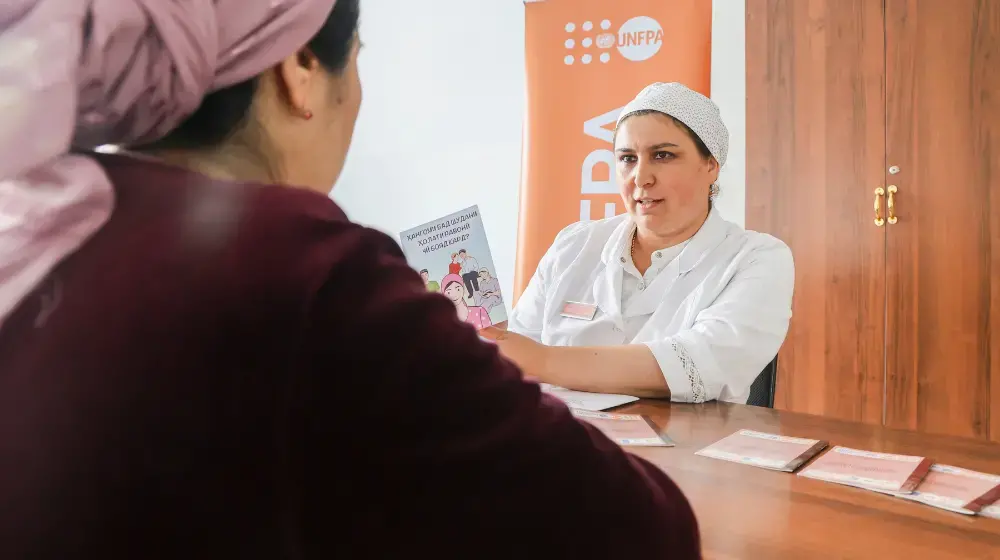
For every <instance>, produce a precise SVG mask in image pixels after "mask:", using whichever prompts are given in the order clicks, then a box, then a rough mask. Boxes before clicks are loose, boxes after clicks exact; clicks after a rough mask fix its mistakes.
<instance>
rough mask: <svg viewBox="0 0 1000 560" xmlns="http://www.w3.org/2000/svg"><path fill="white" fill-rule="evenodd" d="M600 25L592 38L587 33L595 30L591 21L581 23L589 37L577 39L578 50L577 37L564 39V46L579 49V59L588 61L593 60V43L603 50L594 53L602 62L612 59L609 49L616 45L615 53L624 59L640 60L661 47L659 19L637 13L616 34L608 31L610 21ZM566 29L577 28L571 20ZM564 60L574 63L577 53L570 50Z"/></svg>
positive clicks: (661, 32)
mask: <svg viewBox="0 0 1000 560" xmlns="http://www.w3.org/2000/svg"><path fill="white" fill-rule="evenodd" d="M600 27H601V31H598V32H597V33H596V35H594V36H593V37H591V36H590V32H591V31H594V24H593V22H590V21H585V22H583V25H581V27H580V28H581V29H582V30H583V31H584V32H586V33H587V34H588V36H586V37H584V38H583V39H582V40H580V41H579V46H580V47H581V49H576V47H577V39H576V38H572V37H571V38H569V39H566V42H565V46H566V49H567V50H569V51H577V50H579V51H582V53H581V54H580V56H579V62H581V63H583V64H590V63H591V62H592V61H593V60H594V54H592V53H591V52H588V51H589V49H590V48H591V47H592V46H594V47H596V48H597V49H598V50H600V51H603V52H601V53H600V54H599V55H598V56H597V58H598V60H600V61H601V62H602V63H607V62H609V61H610V60H611V53H610V51H611V49H612V48H613V47H617V48H618V53H619V54H621V55H622V57H624V58H625V59H626V60H631V61H633V62H641V61H643V60H648V59H650V58H652V57H653V56H654V55H655V54H656V53H657V52H659V51H660V47H661V46H663V27H661V26H660V23H659V22H658V21H656V20H655V19H653V18H651V17H649V16H637V17H634V18H632V19H630V20H628V21H626V22H625V23H623V24H622V26H621V27H620V28H618V34H617V35H615V34H614V33H612V32H611V31H610V30H611V20H607V19H606V20H604V21H602V22H601V25H600ZM565 29H566V32H567V33H574V32H575V31H576V29H577V27H576V24H575V23H572V22H570V23H567V24H566V28H565ZM563 62H565V63H566V64H574V63H576V62H577V55H576V54H575V52H571V53H570V54H567V55H566V56H565V57H564V58H563Z"/></svg>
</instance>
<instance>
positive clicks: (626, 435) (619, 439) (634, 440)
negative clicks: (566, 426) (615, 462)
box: [573, 409, 674, 447]
mask: <svg viewBox="0 0 1000 560" xmlns="http://www.w3.org/2000/svg"><path fill="white" fill-rule="evenodd" d="M573 416H576V417H577V418H579V419H580V420H583V421H584V422H587V423H588V424H591V425H593V426H594V427H595V428H597V429H598V430H600V431H601V432H602V433H603V434H604V435H606V436H608V439H610V440H611V441H614V442H615V443H617V444H618V445H622V446H625V445H632V446H641V447H673V446H674V442H673V441H671V439H670V438H669V437H667V435H666V434H663V433H660V432H659V430H658V429H657V428H656V427H655V426H654V425H653V423H652V422H650V421H649V419H648V418H646V417H644V416H639V415H638V414H609V413H607V412H590V411H588V410H579V409H574V410H573Z"/></svg>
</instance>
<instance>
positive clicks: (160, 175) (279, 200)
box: [101, 158, 403, 303]
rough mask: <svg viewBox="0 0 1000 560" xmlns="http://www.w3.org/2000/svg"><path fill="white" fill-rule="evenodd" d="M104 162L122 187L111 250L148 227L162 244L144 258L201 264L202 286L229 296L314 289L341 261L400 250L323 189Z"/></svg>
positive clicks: (152, 241) (348, 263)
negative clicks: (353, 219)
mask: <svg viewBox="0 0 1000 560" xmlns="http://www.w3.org/2000/svg"><path fill="white" fill-rule="evenodd" d="M101 163H102V165H103V166H104V168H105V170H106V171H107V173H108V175H109V177H110V178H111V179H112V183H113V184H114V185H115V191H116V203H117V204H116V209H115V211H114V213H113V214H112V218H111V221H110V222H109V224H108V226H107V227H106V228H105V230H107V231H105V232H103V233H104V234H105V235H104V238H105V239H106V240H107V239H108V238H111V240H110V243H109V245H108V247H109V250H110V251H111V252H113V251H116V250H120V249H122V247H120V245H121V244H120V243H117V242H115V241H114V240H115V239H118V240H121V239H124V238H126V237H128V236H131V237H132V239H133V240H134V239H136V238H137V236H144V237H145V238H148V239H147V241H148V244H149V246H150V247H153V246H155V247H156V252H155V253H152V254H147V255H145V256H144V257H142V258H145V259H147V260H150V261H152V262H154V263H157V264H159V265H161V266H162V265H163V264H166V263H169V264H170V266H171V267H186V268H191V269H198V270H202V271H204V272H205V273H204V274H200V275H199V276H198V278H199V281H201V282H206V283H208V285H202V286H200V289H201V291H207V292H215V291H223V292H225V296H224V297H222V300H225V301H231V302H234V303H236V302H237V301H239V300H245V299H247V298H256V297H268V298H269V297H270V295H281V294H283V295H284V297H286V299H289V300H294V299H299V298H305V299H308V298H310V297H311V294H312V293H315V292H316V291H317V290H319V289H320V287H321V286H322V285H323V283H325V282H326V281H327V279H328V278H329V276H330V275H331V274H332V273H333V272H334V270H335V269H336V270H344V269H345V268H347V267H352V266H358V263H364V262H375V261H376V260H377V259H376V258H375V255H389V256H391V257H392V258H396V257H398V258H400V259H402V258H403V257H402V252H401V250H400V249H399V246H398V245H397V244H396V243H395V242H394V241H393V240H392V239H391V238H389V237H388V236H386V235H385V234H382V233H380V232H378V231H375V230H372V229H370V228H366V227H364V226H361V225H358V224H355V223H353V222H351V221H350V220H349V219H348V218H347V216H346V214H345V213H344V212H343V211H342V210H341V209H340V207H339V206H337V204H336V203H334V202H333V201H332V200H331V199H330V198H329V197H327V196H324V195H323V194H320V193H316V192H313V191H309V190H306V189H301V188H293V187H285V186H278V185H265V184H253V183H234V182H227V181H216V180H211V179H207V178H205V177H202V176H200V175H196V174H193V173H191V172H189V171H186V170H183V169H180V168H173V167H169V166H164V165H162V164H147V163H145V162H135V161H128V160H122V159H121V158H116V159H113V160H108V159H105V158H101ZM138 224H142V225H143V227H141V228H139V227H138ZM133 245H134V243H133ZM115 247H118V249H115ZM149 268H156V267H149Z"/></svg>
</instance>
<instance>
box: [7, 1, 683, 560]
mask: <svg viewBox="0 0 1000 560" xmlns="http://www.w3.org/2000/svg"><path fill="white" fill-rule="evenodd" d="M357 20H358V0H340V1H338V2H336V4H335V3H334V2H333V0H284V1H263V0H255V1H248V0H186V1H182V0H174V1H170V2H168V1H161V0H157V1H151V0H118V1H115V2H107V1H105V2H101V1H97V0H81V1H76V2H68V1H65V0H14V1H13V2H10V1H8V2H5V3H4V4H3V6H2V7H0V86H2V87H0V93H2V95H0V122H2V123H3V127H2V128H0V134H2V136H0V179H2V182H0V504H2V506H0V558H4V559H15V558H17V559H21V558H32V559H39V558H41V559H66V558H100V559H115V558H128V559H137V558H142V559H153V558H216V559H217V558H336V557H345V558H359V557H381V558H399V557H403V556H411V555H421V554H425V555H426V554H433V555H435V556H436V557H469V556H470V555H471V556H475V557H503V558H511V557H514V556H516V555H519V554H529V555H532V556H545V555H565V554H569V553H576V554H578V555H579V554H582V555H592V554H595V553H596V554H605V555H608V554H613V553H618V554H623V555H628V554H642V555H644V556H656V557H668V556H669V557H674V558H695V557H697V556H698V555H699V553H698V532H697V527H696V524H695V521H694V518H693V515H692V512H691V509H690V507H689V505H688V504H687V502H686V501H685V499H684V497H683V496H682V495H681V493H680V491H679V490H678V489H677V487H676V486H675V485H674V484H673V483H672V482H671V481H670V480H669V479H668V478H667V477H666V476H665V475H664V474H663V473H662V472H660V471H659V470H658V469H656V468H655V467H653V466H651V465H650V464H648V463H646V462H644V461H643V460H641V459H639V458H636V457H633V456H631V455H628V454H626V453H625V452H623V451H622V450H621V449H620V448H618V447H617V446H616V445H614V444H613V443H611V442H610V441H609V440H608V439H607V438H605V437H603V436H602V435H601V434H600V433H598V432H597V431H596V430H595V429H594V428H592V427H591V426H588V425H586V424H582V423H579V422H577V421H576V420H574V419H573V417H572V416H571V414H570V413H569V412H568V410H567V409H566V408H565V407H563V406H561V405H560V404H559V403H557V402H554V401H553V400H551V399H549V398H547V397H544V396H541V395H540V393H539V389H538V386H537V385H535V384H532V383H527V382H525V381H524V379H523V378H522V376H521V374H520V372H519V371H518V370H517V369H516V368H515V367H514V366H513V365H512V364H510V363H509V362H507V361H505V360H503V359H502V358H501V357H500V356H499V354H498V352H497V350H496V348H495V346H493V345H491V344H488V343H482V342H480V340H479V337H478V336H477V334H476V331H475V329H473V328H470V327H468V326H466V325H463V324H462V323H461V322H459V321H458V320H457V318H456V317H455V309H454V306H453V305H452V304H451V303H449V302H448V301H447V299H445V298H442V297H440V296H437V295H433V294H428V293H427V291H426V289H425V287H424V285H423V283H422V282H421V280H420V277H419V276H418V275H417V273H416V272H414V271H413V270H411V269H410V268H409V267H408V266H407V264H406V261H405V260H404V258H403V255H402V253H401V251H400V250H399V248H398V246H397V245H396V244H395V243H394V242H393V241H392V240H391V239H390V238H388V237H386V236H384V235H382V234H380V233H378V232H376V231H373V230H370V229H367V228H364V227H361V226H359V225H356V224H353V223H351V222H350V221H348V220H347V218H346V217H345V216H344V214H343V212H341V210H340V209H339V208H338V207H337V206H336V205H335V204H334V203H333V202H332V201H330V200H329V198H328V197H327V196H326V193H327V191H328V190H329V189H330V185H332V184H333V183H334V182H335V180H336V178H337V176H338V174H339V173H340V170H341V167H342V165H343V161H344V157H345V153H346V151H347V148H348V145H349V142H350V138H351V133H352V131H353V128H354V122H355V118H356V116H357V112H358V107H359V103H360V96H361V90H360V84H359V81H358V74H357V68H356V59H357V52H358V49H359V42H358V39H357V36H356V27H357ZM105 144H115V145H119V146H121V147H122V148H123V150H124V151H123V152H120V153H117V154H110V155H96V154H93V153H91V152H88V151H87V150H88V149H90V148H93V147H95V146H99V145H105ZM71 147H72V148H73V149H75V150H76V152H75V153H73V154H70V153H69V150H70V148H71ZM470 551H474V552H470Z"/></svg>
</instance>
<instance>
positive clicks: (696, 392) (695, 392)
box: [672, 342, 705, 403]
mask: <svg viewBox="0 0 1000 560" xmlns="http://www.w3.org/2000/svg"><path fill="white" fill-rule="evenodd" d="M672 346H673V349H674V353H675V354H677V359H678V360H680V362H681V367H683V368H684V372H685V373H687V376H688V381H690V382H691V402H693V403H703V402H705V382H704V381H702V380H701V373H699V372H698V366H697V365H695V363H694V360H692V359H691V355H690V354H688V351H687V348H685V347H684V346H683V345H682V344H680V343H677V342H674V343H672Z"/></svg>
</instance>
